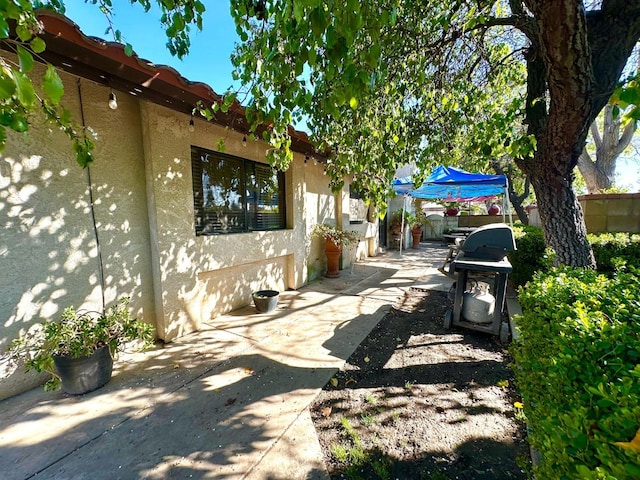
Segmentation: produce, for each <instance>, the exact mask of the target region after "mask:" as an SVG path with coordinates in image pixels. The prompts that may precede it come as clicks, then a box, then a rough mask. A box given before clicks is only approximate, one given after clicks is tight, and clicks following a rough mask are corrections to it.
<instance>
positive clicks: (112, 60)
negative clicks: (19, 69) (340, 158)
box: [38, 10, 321, 157]
mask: <svg viewBox="0 0 640 480" xmlns="http://www.w3.org/2000/svg"><path fill="white" fill-rule="evenodd" d="M38 19H39V20H40V21H41V22H42V24H43V25H44V30H45V33H44V34H43V36H42V37H43V39H44V40H45V42H46V43H47V49H46V50H45V51H44V52H43V53H42V54H40V56H41V57H42V58H43V59H44V60H46V61H47V62H50V63H51V64H53V65H55V66H56V67H58V68H60V69H61V70H64V71H66V72H68V73H71V74H73V75H77V76H79V77H82V78H86V79H88V80H92V81H94V82H96V83H100V84H103V85H106V86H110V87H111V88H113V89H114V90H117V91H120V92H128V93H129V94H130V95H133V96H136V97H139V98H142V99H144V100H147V101H150V102H153V103H156V104H158V105H163V106H165V107H167V108H170V109H172V110H175V111H177V112H182V113H185V114H187V115H189V114H191V112H192V110H193V108H194V106H195V105H196V104H197V103H198V101H201V102H203V103H204V104H205V105H210V104H212V103H214V102H218V103H220V102H221V101H222V96H221V95H218V94H217V93H216V92H215V91H214V90H213V89H212V88H211V87H210V86H209V85H207V84H205V83H202V82H191V81H189V80H188V79H186V78H184V77H183V76H182V75H180V73H179V72H178V71H176V70H175V69H174V68H172V67H169V66H166V65H155V64H153V63H152V62H150V61H148V60H145V59H142V58H140V57H138V56H137V55H136V54H135V53H134V54H133V55H131V56H128V55H127V54H126V53H125V50H124V45H122V44H120V43H117V42H109V41H106V40H104V39H101V38H96V37H89V36H87V35H85V34H84V33H82V31H81V30H80V27H79V26H78V25H77V24H75V23H74V22H73V21H72V20H70V19H69V18H67V17H65V16H63V15H59V14H57V13H54V12H52V11H50V10H40V11H39V12H38ZM212 121H213V122H215V123H217V124H219V125H224V126H228V127H230V128H232V129H234V130H237V131H239V132H241V133H248V131H249V127H248V124H247V121H246V119H245V115H244V108H243V107H242V106H241V105H240V103H239V102H237V101H236V102H235V103H234V104H233V105H232V106H231V107H230V108H229V111H228V112H225V113H223V112H217V113H216V114H215V117H214V120H212ZM289 134H290V135H291V138H292V147H293V149H294V150H295V151H297V152H300V153H304V154H308V155H315V156H316V157H321V155H319V154H318V153H317V152H316V151H315V150H314V148H313V146H312V145H311V142H310V141H309V138H308V136H307V134H306V133H305V132H301V131H298V130H295V129H294V128H293V127H290V128H289Z"/></svg>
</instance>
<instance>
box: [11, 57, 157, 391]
mask: <svg viewBox="0 0 640 480" xmlns="http://www.w3.org/2000/svg"><path fill="white" fill-rule="evenodd" d="M41 73H42V68H41V67H40V66H39V65H37V66H36V72H35V75H36V77H38V76H40V75H41ZM62 77H63V80H64V82H65V87H66V89H65V95H64V97H63V101H64V104H65V106H66V107H67V108H68V109H69V110H70V111H71V113H72V115H73V117H74V118H75V119H80V118H81V116H80V100H79V99H80V93H79V92H78V87H77V84H76V79H75V78H72V77H70V76H67V75H64V74H62ZM80 89H81V95H82V105H83V108H84V114H85V119H86V122H87V124H89V125H91V127H92V130H93V132H95V135H96V136H97V139H96V151H95V163H94V165H93V166H92V167H91V169H90V172H91V179H92V182H93V194H94V205H95V212H96V220H97V222H98V226H99V239H100V246H101V252H102V257H103V262H104V276H105V283H106V289H105V298H106V302H107V304H110V303H112V302H114V301H116V300H117V299H119V298H120V297H122V296H129V297H131V304H130V306H131V309H132V312H133V313H134V314H135V315H137V316H138V317H140V318H145V319H150V321H153V318H154V305H153V295H152V281H151V255H150V249H149V233H148V232H149V226H148V215H147V208H146V194H145V173H144V157H143V151H142V148H141V145H140V142H139V138H140V134H141V129H140V115H139V109H138V102H137V100H135V99H133V98H131V99H130V100H125V96H124V95H121V96H119V100H120V102H119V108H118V109H117V110H115V111H114V110H110V109H109V108H108V107H107V100H108V90H107V89H105V88H104V87H100V86H98V85H96V84H94V83H92V82H89V81H84V80H83V81H81V82H80ZM107 139H108V140H107ZM86 173H87V172H86V171H84V170H83V169H82V168H80V167H79V166H78V164H77V163H76V160H75V157H74V155H73V153H72V149H71V143H70V141H69V140H68V138H67V137H65V136H64V135H63V134H62V133H61V132H60V131H59V130H57V129H55V128H54V127H52V126H50V125H46V124H44V123H43V122H42V120H41V119H39V118H33V119H31V129H30V131H29V133H28V134H26V135H20V134H16V133H14V132H8V142H7V146H6V149H5V151H4V152H2V153H1V154H0V225H2V230H1V232H2V233H1V236H0V272H2V275H0V292H2V295H0V352H2V353H3V354H4V352H5V349H6V346H7V344H8V343H9V342H10V341H11V339H13V338H15V337H16V336H18V334H19V333H20V331H22V330H24V329H26V328H28V327H29V326H30V325H32V324H33V323H36V322H38V321H40V320H45V319H51V318H57V317H58V316H59V314H60V313H61V312H62V310H63V309H64V308H65V307H67V306H69V305H74V306H75V307H77V308H83V309H90V310H101V303H102V300H101V288H100V282H99V274H98V271H99V270H98V261H97V249H96V241H95V238H94V235H93V228H92V223H91V218H90V211H89V197H88V189H87V176H86ZM31 382H32V378H31V377H25V376H24V375H23V374H22V369H21V368H20V367H18V366H16V365H13V364H12V363H11V362H7V361H6V357H5V356H4V355H3V356H2V358H0V398H4V397H6V396H8V395H9V394H11V393H12V392H15V391H16V390H19V389H24V388H27V387H28V386H29V385H31Z"/></svg>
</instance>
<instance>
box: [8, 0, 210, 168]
mask: <svg viewBox="0 0 640 480" xmlns="http://www.w3.org/2000/svg"><path fill="white" fill-rule="evenodd" d="M87 1H90V2H91V3H93V4H95V5H96V6H97V7H98V8H99V9H100V11H101V12H102V13H103V14H104V15H105V16H106V17H107V18H108V19H109V25H110V27H109V29H107V32H106V33H111V34H112V35H113V37H114V39H115V40H116V41H123V38H122V34H121V32H120V31H119V30H117V29H115V28H114V27H113V22H112V21H111V19H112V17H111V15H112V0H87ZM130 1H131V3H139V4H140V5H141V6H142V7H143V8H144V9H145V11H149V9H150V8H151V0H130ZM156 3H157V4H158V6H159V7H160V9H161V12H162V16H161V19H160V21H161V23H162V25H163V27H164V28H165V30H166V33H167V48H168V49H169V51H170V52H171V53H172V54H174V55H176V56H178V57H182V56H184V55H185V54H186V53H187V52H188V50H189V45H190V42H189V32H190V26H191V25H195V26H196V27H197V28H202V13H203V12H204V10H205V8H204V4H203V3H202V2H200V1H198V0H156ZM37 8H49V9H52V10H54V11H57V12H59V13H64V11H65V5H64V1H63V0H44V1H40V0H33V1H29V0H20V1H18V0H4V1H0V42H2V48H3V49H4V50H6V51H9V52H13V53H15V57H16V58H17V60H14V59H13V58H12V57H9V56H6V55H2V56H0V67H1V70H0V151H2V150H4V147H5V144H6V140H7V129H9V130H13V131H15V132H18V133H24V132H27V131H28V130H29V123H30V121H31V118H32V117H33V116H34V115H35V114H36V113H41V114H43V115H44V117H45V118H46V120H47V121H49V122H51V123H53V124H54V125H55V126H57V127H58V128H59V129H60V130H62V131H63V132H64V133H65V134H66V135H67V136H68V137H69V139H70V140H71V142H72V145H73V151H74V152H75V154H76V159H77V161H78V164H79V165H80V166H81V167H82V168H85V167H87V166H89V165H90V164H91V162H92V161H93V154H92V151H93V148H94V145H93V141H92V139H91V138H90V136H87V132H86V131H85V129H84V127H83V126H78V125H77V124H76V123H75V122H74V121H73V119H72V116H71V113H70V112H69V111H68V110H67V109H66V108H64V106H63V105H62V103H61V101H62V97H63V95H64V86H63V84H62V80H61V79H60V76H59V75H58V72H57V70H56V68H55V67H53V66H52V65H51V64H47V66H46V69H45V73H44V75H43V76H42V78H41V79H39V82H36V81H35V79H33V67H34V63H35V61H36V60H42V59H41V57H40V56H39V54H41V53H42V52H43V51H44V50H45V49H46V43H45V42H44V40H43V39H42V38H41V35H42V25H40V23H39V22H38V19H37V18H36V9H37ZM125 51H126V52H127V53H128V54H131V53H132V52H133V48H132V46H131V45H129V44H126V45H125ZM43 63H46V62H43Z"/></svg>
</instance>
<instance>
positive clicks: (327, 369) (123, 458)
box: [0, 243, 451, 480]
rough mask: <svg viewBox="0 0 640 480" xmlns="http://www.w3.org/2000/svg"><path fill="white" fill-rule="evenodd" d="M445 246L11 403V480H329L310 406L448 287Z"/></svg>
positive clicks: (370, 262)
mask: <svg viewBox="0 0 640 480" xmlns="http://www.w3.org/2000/svg"><path fill="white" fill-rule="evenodd" d="M446 252H447V250H446V248H444V247H441V246H440V245H439V244H436V243H434V244H429V243H422V244H421V245H420V248H419V249H418V250H408V251H406V252H403V254H402V256H400V255H399V254H398V252H389V253H387V254H384V255H381V256H378V257H375V258H370V259H367V261H366V262H363V263H358V264H356V265H354V267H353V268H351V269H348V270H343V271H342V272H341V276H340V278H338V279H325V278H322V279H320V280H317V281H315V282H312V283H311V284H310V285H308V286H305V287H304V288H301V289H299V290H298V291H288V292H283V293H281V295H280V301H279V303H278V308H277V309H276V310H275V311H274V312H270V313H267V314H258V313H256V310H255V308H253V306H251V307H246V308H244V309H241V310H238V311H235V312H232V313H230V314H228V315H225V316H222V317H218V318H215V319H213V320H211V321H210V322H209V323H208V324H207V325H205V326H204V328H203V329H202V330H201V331H199V332H197V333H195V334H191V335H188V336H185V337H183V338H180V339H179V340H178V341H175V342H173V343H171V344H167V345H165V346H164V347H163V348H156V349H154V350H151V351H148V352H145V353H136V354H126V355H122V356H121V358H120V361H118V362H116V365H115V371H114V377H113V379H112V380H111V381H110V382H109V383H108V384H107V385H106V386H105V387H103V388H101V389H99V390H97V391H95V392H92V393H90V394H87V395H84V396H77V397H75V396H69V395H66V394H64V393H61V392H44V391H43V390H42V389H34V390H31V391H29V392H26V393H24V394H22V395H19V396H16V397H13V398H10V399H7V400H3V401H1V402H0V478H2V479H4V480H13V479H28V478H45V479H65V480H68V479H91V480H99V479H109V480H114V479H138V478H145V479H169V478H171V479H173V478H175V479H183V478H215V479H288V480H291V479H327V478H328V475H327V473H326V470H325V468H324V465H323V461H322V452H321V450H320V446H319V444H318V439H317V437H316V434H315V430H314V427H313V424H312V421H311V417H310V413H309V410H308V407H309V405H310V404H311V403H312V401H313V400H314V398H315V397H316V396H317V394H318V392H319V391H320V389H321V388H322V387H323V386H324V385H325V384H326V383H327V381H329V379H330V378H331V377H332V375H333V374H334V373H335V372H336V371H337V370H338V369H339V368H340V367H341V366H342V365H343V364H344V362H345V360H346V359H347V358H348V357H349V355H350V354H351V353H352V352H353V351H354V350H355V348H356V346H357V345H358V344H359V343H360V342H361V341H362V340H363V339H364V338H365V337H366V336H367V334H368V333H369V332H370V331H371V329H372V328H373V327H374V326H375V325H376V324H377V323H378V322H379V321H380V320H381V319H382V318H383V316H384V315H385V314H386V313H387V312H388V311H389V309H390V308H391V306H392V304H394V303H395V302H396V300H397V299H398V298H400V297H401V296H402V295H403V294H404V292H405V291H406V290H408V289H409V288H411V287H415V288H421V289H422V288H433V289H439V290H445V291H446V290H448V289H449V287H450V284H451V280H450V279H449V278H447V277H445V276H444V275H442V274H441V273H440V272H438V270H437V267H438V266H440V265H441V263H442V261H443V259H444V256H445V255H446Z"/></svg>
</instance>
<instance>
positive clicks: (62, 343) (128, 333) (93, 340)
mask: <svg viewBox="0 0 640 480" xmlns="http://www.w3.org/2000/svg"><path fill="white" fill-rule="evenodd" d="M128 304H129V299H128V298H122V299H121V300H120V301H119V302H118V303H117V304H115V305H113V306H112V307H111V308H109V309H108V310H106V311H105V312H104V313H100V312H92V311H84V310H76V309H75V308H74V307H67V308H66V309H65V310H64V311H63V312H62V315H61V317H60V320H59V321H54V320H50V321H46V322H43V323H40V324H37V325H34V326H33V327H32V328H30V329H29V331H28V332H27V333H26V334H25V335H23V336H21V337H19V338H17V339H15V340H13V341H12V342H11V344H10V346H9V351H10V353H11V356H12V357H13V358H14V359H15V360H18V359H22V360H24V361H25V367H26V369H27V371H28V370H35V371H37V372H48V373H50V374H51V379H50V380H49V381H48V382H47V383H46V384H45V386H44V388H45V390H55V389H57V388H59V387H60V386H62V389H63V390H64V391H65V392H67V393H70V394H72V395H80V394H83V393H87V392H90V391H92V390H95V389H97V388H100V387H102V386H103V385H105V384H106V383H107V382H108V381H109V380H110V379H111V373H112V368H113V359H114V358H115V357H116V356H117V354H118V352H119V351H120V350H121V348H122V346H123V345H124V344H125V343H128V342H132V341H134V340H139V341H141V342H142V347H143V348H146V347H148V346H150V345H151V344H152V343H153V326H152V325H150V324H147V323H144V322H141V321H139V320H136V319H135V318H133V317H131V315H130V314H129V309H128Z"/></svg>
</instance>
